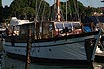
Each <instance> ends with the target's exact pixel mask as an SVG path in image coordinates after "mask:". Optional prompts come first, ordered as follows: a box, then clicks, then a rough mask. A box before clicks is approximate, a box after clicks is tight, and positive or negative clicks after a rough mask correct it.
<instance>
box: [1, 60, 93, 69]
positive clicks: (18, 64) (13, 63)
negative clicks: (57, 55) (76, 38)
mask: <svg viewBox="0 0 104 69" xmlns="http://www.w3.org/2000/svg"><path fill="white" fill-rule="evenodd" d="M3 64H4V65H3V68H6V69H7V68H8V69H25V62H22V61H20V60H17V59H11V58H5V59H4V63H3ZM74 66H75V65H74ZM29 69H92V68H91V67H89V66H88V67H83V66H81V65H80V66H77V67H73V66H70V65H53V64H51V65H49V64H36V63H31V64H30V65H29Z"/></svg>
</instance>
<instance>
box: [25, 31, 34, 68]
mask: <svg viewBox="0 0 104 69" xmlns="http://www.w3.org/2000/svg"><path fill="white" fill-rule="evenodd" d="M31 32H32V31H31V29H28V40H27V47H26V64H25V69H29V64H30V49H31V44H32V40H31Z"/></svg>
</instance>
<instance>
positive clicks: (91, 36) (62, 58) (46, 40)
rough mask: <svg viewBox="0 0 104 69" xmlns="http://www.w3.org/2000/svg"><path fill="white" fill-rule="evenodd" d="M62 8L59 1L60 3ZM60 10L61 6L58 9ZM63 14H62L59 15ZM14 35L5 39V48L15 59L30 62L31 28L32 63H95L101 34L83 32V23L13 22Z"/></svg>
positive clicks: (14, 19)
mask: <svg viewBox="0 0 104 69" xmlns="http://www.w3.org/2000/svg"><path fill="white" fill-rule="evenodd" d="M57 2H58V3H57V4H58V5H59V0H57ZM58 8H59V6H58ZM57 13H58V14H60V11H59V10H58V12H57ZM11 26H12V34H10V33H9V34H8V36H5V41H4V42H3V47H4V50H5V52H6V53H7V54H8V55H9V56H11V57H13V58H21V59H23V60H25V59H26V58H25V57H26V47H27V41H28V38H27V36H28V34H27V33H28V28H29V27H31V35H32V37H31V42H30V43H31V49H30V59H31V61H32V62H51V63H54V62H59V63H64V62H66V63H78V64H79V63H82V64H83V63H84V64H89V63H92V61H93V60H94V57H95V51H96V47H97V43H98V40H99V36H100V33H101V31H93V32H83V31H82V28H81V23H80V22H79V21H60V15H58V16H57V21H42V22H29V21H23V20H18V19H16V18H13V19H12V20H11Z"/></svg>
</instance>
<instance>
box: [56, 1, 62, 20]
mask: <svg viewBox="0 0 104 69" xmlns="http://www.w3.org/2000/svg"><path fill="white" fill-rule="evenodd" d="M56 4H57V21H60V20H61V16H60V0H56Z"/></svg>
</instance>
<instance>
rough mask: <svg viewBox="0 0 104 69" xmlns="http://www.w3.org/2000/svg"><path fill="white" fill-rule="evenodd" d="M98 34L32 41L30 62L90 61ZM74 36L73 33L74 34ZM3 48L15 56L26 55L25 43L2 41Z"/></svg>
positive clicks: (92, 57)
mask: <svg viewBox="0 0 104 69" xmlns="http://www.w3.org/2000/svg"><path fill="white" fill-rule="evenodd" d="M97 35H98V34H95V33H93V34H90V35H83V36H78V37H72V38H69V37H68V36H67V38H66V37H63V38H60V37H59V38H56V39H55V40H53V39H50V40H48V41H47V40H44V41H41V40H40V41H35V40H34V41H33V43H32V46H31V50H30V57H31V60H32V62H36V60H37V59H38V60H37V61H38V62H39V61H40V62H41V61H46V62H48V61H49V60H50V62H67V63H73V62H75V63H77V62H78V63H79V62H81V63H82V62H85V63H91V62H92V61H93V60H94V53H93V52H95V51H94V48H95V46H96V45H95V42H96V36H97ZM74 36H75V35H74ZM3 44H4V50H5V51H6V52H7V53H8V54H9V55H11V56H12V57H15V58H19V57H20V58H21V57H22V58H23V59H25V58H26V57H25V56H26V46H27V43H26V42H24V43H20V42H14V45H13V44H12V42H8V41H6V39H5V41H4V43H3Z"/></svg>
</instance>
